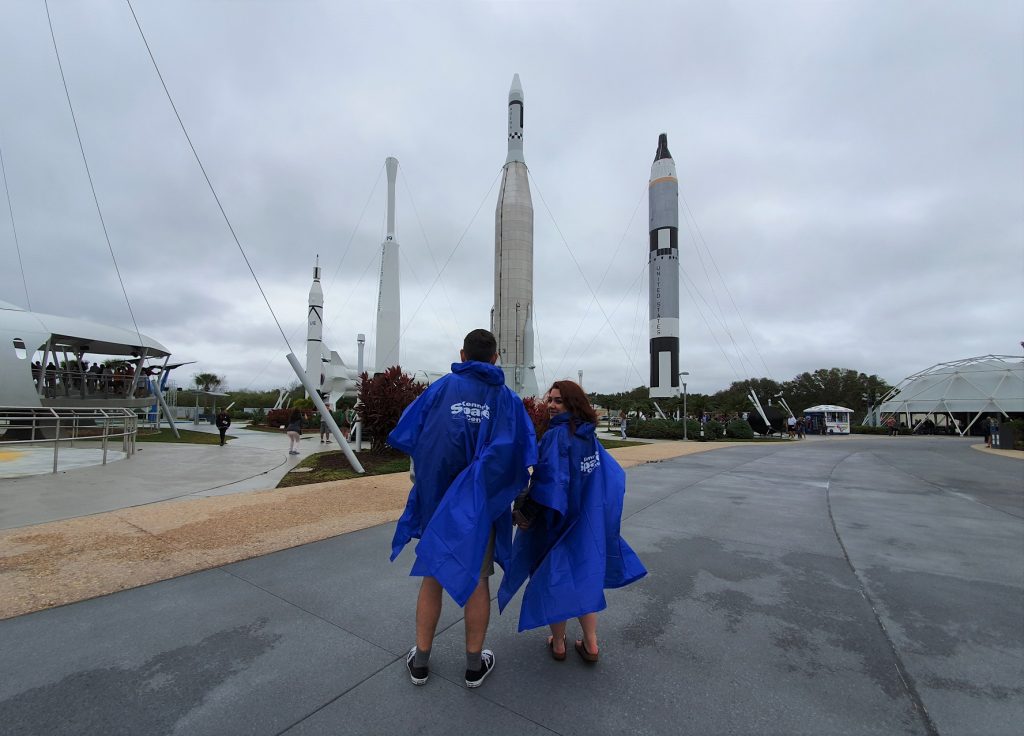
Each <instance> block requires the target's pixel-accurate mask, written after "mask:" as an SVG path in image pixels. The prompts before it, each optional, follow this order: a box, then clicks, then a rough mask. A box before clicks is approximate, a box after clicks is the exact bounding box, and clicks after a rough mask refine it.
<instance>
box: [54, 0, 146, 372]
mask: <svg viewBox="0 0 1024 736" xmlns="http://www.w3.org/2000/svg"><path fill="white" fill-rule="evenodd" d="M43 4H44V5H45V6H46V22H47V23H48V24H49V26H50V40H51V41H53V53H54V55H55V56H56V57H57V68H58V69H59V70H60V81H61V82H62V83H63V84H64V96H65V97H67V100H68V109H69V110H70V111H71V122H72V123H74V125H75V136H76V137H77V138H78V150H79V151H81V153H82V163H83V164H85V175H86V177H88V179H89V189H91V190H92V201H93V203H94V204H95V205H96V214H97V215H99V218H100V227H102V228H103V237H104V238H105V239H106V241H107V250H109V251H110V259H111V260H112V261H113V262H114V273H116V274H117V281H118V283H119V284H121V293H122V294H124V301H125V304H127V305H128V314H129V315H131V318H132V324H133V325H135V334H136V335H138V337H139V350H140V352H141V351H142V349H143V347H144V341H143V339H142V332H141V331H140V330H139V323H138V322H136V321H135V310H133V309H132V302H131V300H130V299H129V298H128V290H127V289H126V288H125V285H124V279H123V278H121V269H120V268H119V267H118V265H117V257H116V256H115V255H114V246H113V245H112V244H111V243H110V234H109V233H108V232H107V222H106V220H105V219H104V218H103V209H102V208H101V207H100V199H99V196H98V195H97V194H96V185H95V184H94V183H93V180H92V171H91V170H90V169H89V159H88V158H87V157H86V155H85V145H84V144H83V143H82V134H81V132H80V131H79V130H78V118H77V117H76V116H75V106H74V105H72V104H71V92H70V91H69V90H68V80H67V79H66V78H65V76H64V65H63V64H62V63H61V60H60V51H59V50H58V49H57V36H56V35H55V34H54V32H53V19H52V18H51V17H50V0H43Z"/></svg>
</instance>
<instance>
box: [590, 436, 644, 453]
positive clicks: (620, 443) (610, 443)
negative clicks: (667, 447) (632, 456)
mask: <svg viewBox="0 0 1024 736" xmlns="http://www.w3.org/2000/svg"><path fill="white" fill-rule="evenodd" d="M598 439H599V440H600V441H601V446H602V447H604V449H606V450H614V449H615V448H616V447H636V446H637V445H644V444H647V443H646V442H630V441H629V440H606V439H604V438H603V437H600V438H598Z"/></svg>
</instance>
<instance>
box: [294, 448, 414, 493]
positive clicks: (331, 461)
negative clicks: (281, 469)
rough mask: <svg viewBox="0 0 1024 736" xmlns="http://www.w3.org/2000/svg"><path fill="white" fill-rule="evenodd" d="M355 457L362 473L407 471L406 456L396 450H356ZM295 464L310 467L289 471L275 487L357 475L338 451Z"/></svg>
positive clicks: (355, 476)
mask: <svg viewBox="0 0 1024 736" xmlns="http://www.w3.org/2000/svg"><path fill="white" fill-rule="evenodd" d="M356 457H357V458H359V463H360V464H361V465H362V466H363V470H365V471H366V473H365V474H366V475H385V474H387V473H408V472H409V456H408V455H403V454H402V453H400V452H398V451H396V450H388V451H387V452H369V451H367V450H364V451H363V452H360V453H357V454H356ZM295 467H296V468H302V469H305V468H310V470H308V471H305V470H303V471H300V472H298V473H297V472H295V470H294V469H293V470H291V471H290V472H288V473H287V474H286V475H285V476H284V478H282V479H281V482H280V483H278V484H277V487H278V488H288V487H289V486H304V485H306V484H308V483H325V482H327V481H329V480H346V479H348V478H358V477H359V474H358V473H356V472H355V471H354V470H352V467H351V466H350V465H349V464H348V460H347V459H346V458H345V455H344V453H342V451H341V450H332V451H330V452H318V453H317V454H315V455H310V456H309V457H307V458H305V459H304V460H303V461H302V462H300V463H299V464H298V465H296V466H295Z"/></svg>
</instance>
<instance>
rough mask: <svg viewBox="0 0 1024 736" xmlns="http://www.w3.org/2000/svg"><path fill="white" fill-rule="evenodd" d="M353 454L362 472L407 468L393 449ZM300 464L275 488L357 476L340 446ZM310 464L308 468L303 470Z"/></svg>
mask: <svg viewBox="0 0 1024 736" xmlns="http://www.w3.org/2000/svg"><path fill="white" fill-rule="evenodd" d="M601 444H602V445H604V446H605V448H607V449H612V448H613V447H633V446H634V445H641V444H643V443H642V442H623V441H622V440H601ZM356 457H358V458H359V462H360V463H361V464H362V466H363V470H365V471H366V475H385V474H387V473H408V472H409V457H408V456H407V455H403V454H402V453H400V452H397V451H395V450H388V451H386V452H382V453H376V452H368V451H366V450H364V451H363V452H360V453H357V454H356ZM295 467H296V468H301V469H302V470H300V471H299V472H297V473H296V472H295V471H294V470H292V471H290V472H289V473H288V474H287V475H285V476H284V478H282V479H281V482H280V483H278V484H277V487H278V488H288V487H290V486H303V485H306V484H308V483H325V482H327V481H329V480H346V479H348V478H358V477H359V474H358V473H356V472H355V471H354V470H352V468H351V467H350V466H349V464H348V460H346V459H345V455H344V454H342V452H341V450H331V451H329V452H318V453H316V454H315V455H310V456H309V457H307V458H305V459H304V460H303V461H302V462H300V463H299V464H298V465H296V466H295ZM305 468H310V470H305Z"/></svg>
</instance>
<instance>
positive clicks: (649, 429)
mask: <svg viewBox="0 0 1024 736" xmlns="http://www.w3.org/2000/svg"><path fill="white" fill-rule="evenodd" d="M626 432H627V434H628V435H629V436H630V437H640V438H643V439H648V440H681V439H682V438H683V423H682V422H676V421H673V420H671V419H648V420H646V421H643V422H638V421H636V420H633V421H630V422H629V423H628V424H627V425H626Z"/></svg>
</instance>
